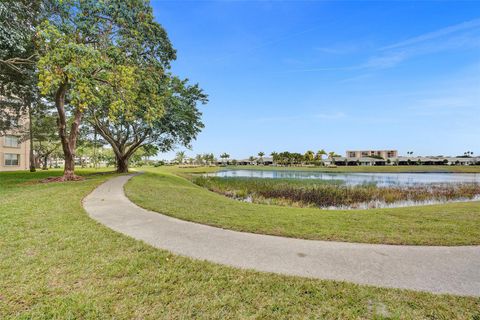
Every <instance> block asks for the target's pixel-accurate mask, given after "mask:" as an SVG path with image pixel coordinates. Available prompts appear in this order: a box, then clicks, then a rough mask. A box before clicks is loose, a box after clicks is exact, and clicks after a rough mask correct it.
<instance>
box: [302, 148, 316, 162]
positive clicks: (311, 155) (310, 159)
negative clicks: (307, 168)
mask: <svg viewBox="0 0 480 320" xmlns="http://www.w3.org/2000/svg"><path fill="white" fill-rule="evenodd" d="M304 158H305V161H306V162H307V163H312V162H313V160H314V159H315V154H314V153H313V151H311V150H308V151H307V152H305V155H304Z"/></svg>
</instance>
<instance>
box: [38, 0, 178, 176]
mask: <svg viewBox="0 0 480 320" xmlns="http://www.w3.org/2000/svg"><path fill="white" fill-rule="evenodd" d="M48 12H49V13H50V16H49V18H48V20H47V21H45V22H44V23H43V24H42V25H41V27H40V28H39V32H38V44H39V54H40V58H39V63H38V69H39V87H40V89H41V91H42V93H43V94H44V95H45V96H47V97H50V98H51V99H52V100H53V101H54V102H55V107H56V109H57V113H58V118H57V123H58V132H59V137H60V141H61V144H62V149H63V153H64V158H65V168H64V175H63V180H74V179H76V176H75V174H74V168H75V150H76V146H77V139H78V135H79V131H80V126H81V124H82V120H83V117H84V114H85V112H86V111H87V110H92V109H95V108H96V107H98V106H101V108H108V109H109V110H111V111H112V114H113V113H120V112H121V111H125V113H126V114H128V113H129V108H128V106H129V105H131V101H132V99H133V98H134V95H132V91H133V92H136V91H135V88H134V87H136V83H135V81H136V80H137V78H136V77H135V76H134V74H135V72H136V71H137V69H138V67H139V66H141V65H142V64H144V65H153V66H155V71H158V70H163V69H166V68H168V67H169V62H170V61H171V60H172V59H174V58H175V51H174V50H173V48H172V46H171V44H170V42H169V40H168V37H167V36H166V33H165V30H164V29H163V28H162V27H161V26H160V25H159V24H158V23H156V22H154V17H153V13H152V9H151V7H150V5H149V2H148V1H146V0H128V1H124V0H105V1H97V0H56V1H55V0H51V1H50V3H49V10H48ZM147 85H148V84H147ZM132 88H133V89H132ZM112 92H115V94H112ZM106 96H108V99H105V97H106ZM145 97H149V98H151V97H152V95H145ZM107 101H108V105H105V104H104V103H106V102H107Z"/></svg>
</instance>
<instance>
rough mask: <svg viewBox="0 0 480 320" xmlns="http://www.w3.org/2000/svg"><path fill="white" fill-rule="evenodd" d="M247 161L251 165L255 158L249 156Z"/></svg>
mask: <svg viewBox="0 0 480 320" xmlns="http://www.w3.org/2000/svg"><path fill="white" fill-rule="evenodd" d="M248 161H250V163H252V164H253V162H254V161H255V157H254V156H250V157H249V158H248Z"/></svg>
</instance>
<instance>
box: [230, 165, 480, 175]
mask: <svg viewBox="0 0 480 320" xmlns="http://www.w3.org/2000/svg"><path fill="white" fill-rule="evenodd" d="M224 169H248V170H299V171H321V172H372V173H375V172H378V173H381V172H404V173H415V172H417V173H418V172H452V173H480V166H417V165H412V166H338V167H336V168H328V167H310V166H309V167H275V166H228V167H224Z"/></svg>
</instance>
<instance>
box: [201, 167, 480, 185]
mask: <svg viewBox="0 0 480 320" xmlns="http://www.w3.org/2000/svg"><path fill="white" fill-rule="evenodd" d="M208 176H216V177H244V178H266V179H318V180H326V181H332V180H333V181H334V180H337V181H338V180H339V181H342V182H344V183H345V184H347V185H361V184H375V185H377V186H379V187H390V186H414V185H425V184H445V183H446V184H458V183H480V174H476V173H353V172H351V173H350V172H348V173H333V172H318V171H294V170H225V171H219V172H216V173H211V174H208Z"/></svg>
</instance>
